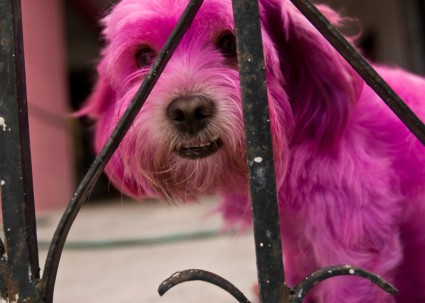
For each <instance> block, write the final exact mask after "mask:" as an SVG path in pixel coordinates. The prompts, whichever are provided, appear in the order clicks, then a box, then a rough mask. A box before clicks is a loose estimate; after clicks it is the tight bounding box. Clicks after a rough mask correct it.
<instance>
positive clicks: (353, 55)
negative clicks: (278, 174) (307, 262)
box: [0, 0, 425, 303]
mask: <svg viewBox="0 0 425 303" xmlns="http://www.w3.org/2000/svg"><path fill="white" fill-rule="evenodd" d="M202 2H203V1H202V0H191V1H190V3H189V5H188V6H187V8H186V10H185V12H184V13H183V15H182V17H181V19H180V21H179V22H178V24H177V26H176V28H175V29H174V31H173V32H172V34H171V35H170V37H169V39H168V40H167V42H166V44H165V46H164V48H163V49H162V50H161V52H160V54H159V55H158V58H157V60H156V62H155V63H154V64H153V66H152V68H151V70H150V72H149V74H148V76H147V77H146V78H145V80H144V82H143V83H142V85H141V87H140V89H139V90H138V92H137V94H136V95H135V97H134V99H133V101H134V102H132V103H131V105H130V107H129V108H128V109H127V111H126V112H125V114H124V116H123V118H122V119H121V121H120V122H119V124H118V126H117V127H116V129H115V131H114V132H113V134H112V135H111V137H110V138H109V140H108V141H107V143H106V145H105V147H104V148H103V149H102V151H101V152H100V153H99V155H98V156H97V158H96V160H95V161H94V162H93V164H92V166H91V167H90V169H89V171H88V172H87V174H86V175H85V177H84V179H83V181H82V182H81V183H80V185H79V186H78V188H77V190H76V192H75V194H74V196H73V197H72V199H71V201H70V203H69V205H68V207H67V209H66V211H65V213H64V214H63V217H62V220H61V221H60V223H59V225H58V227H57V229H56V232H55V234H54V237H53V239H52V242H51V245H50V248H49V252H48V256H47V259H46V263H45V267H44V271H43V274H42V275H40V268H39V261H38V259H39V258H38V247H37V234H36V224H35V212H34V198H33V188H32V173H31V157H30V146H29V135H28V134H29V131H28V114H27V100H26V87H25V66H24V56H23V43H22V22H21V4H20V0H0V59H1V60H0V96H1V99H0V147H1V153H0V176H1V178H0V182H1V185H0V186H1V196H2V204H3V218H4V231H5V238H6V243H7V247H5V245H4V244H3V242H2V241H1V240H0V294H1V297H2V302H43V303H50V302H52V301H53V291H54V286H55V280H56V275H57V270H58V266H59V262H60V258H61V253H62V250H63V248H64V244H65V241H66V238H67V235H68V232H69V230H70V228H71V226H72V224H73V221H74V219H75V218H76V217H77V215H78V212H79V210H80V208H81V207H82V206H83V204H84V203H85V202H86V200H87V199H88V197H89V195H90V191H91V189H92V188H93V186H94V184H95V183H96V181H97V179H98V178H99V176H100V174H101V172H102V171H103V169H104V167H105V166H106V164H107V162H108V160H109V159H110V158H111V156H112V154H113V153H114V151H115V149H116V148H117V147H118V145H119V143H120V141H121V139H122V138H123V137H124V135H125V133H126V131H127V130H128V128H129V127H130V125H131V123H132V122H133V120H134V119H135V117H136V115H137V113H138V111H139V110H140V109H141V107H142V106H143V103H144V101H145V100H146V98H147V96H148V95H149V93H150V91H151V90H152V88H153V86H154V85H155V82H156V81H157V79H158V78H159V76H160V74H161V72H162V71H163V69H164V67H165V65H166V64H167V61H168V60H169V59H170V57H171V56H172V53H173V51H174V50H175V48H176V47H177V45H178V43H179V41H180V40H181V38H182V36H183V35H184V33H185V31H186V29H187V28H188V27H189V26H190V24H191V21H192V20H193V18H194V16H195V15H196V13H197V11H198V9H199V7H200V6H201V5H202ZM292 2H293V3H294V5H295V6H296V7H297V8H298V9H299V10H300V11H301V12H302V13H303V14H304V15H305V16H306V17H307V19H308V20H310V22H311V23H312V24H313V25H314V26H315V27H316V28H317V29H318V30H319V31H320V32H321V33H322V34H323V36H325V37H326V38H327V39H328V40H329V42H330V43H331V44H332V45H333V46H334V47H335V48H336V49H337V50H338V51H339V52H340V53H341V55H342V56H343V57H344V58H345V59H346V60H347V61H348V62H349V63H350V64H351V65H352V66H353V68H354V69H355V70H356V71H357V72H358V73H359V74H360V75H361V76H362V77H363V78H364V80H365V81H366V83H367V84H368V85H369V86H371V87H372V88H373V89H374V90H375V91H376V92H377V94H378V95H379V96H380V97H381V98H382V99H383V100H384V102H385V103H386V104H387V105H388V106H389V107H390V108H391V109H392V110H393V111H394V112H395V114H396V115H397V116H398V117H399V119H400V120H401V121H402V122H403V123H404V124H405V125H406V126H407V127H408V128H409V129H410V131H411V132H412V133H413V134H414V135H415V136H416V137H417V138H418V139H419V140H420V141H421V142H422V143H423V144H424V145H425V126H424V124H423V123H422V122H421V121H420V120H419V119H418V118H417V117H416V116H415V114H414V113H413V112H412V111H411V110H410V109H409V108H408V107H407V106H406V105H405V104H404V103H403V102H402V100H400V98H399V97H398V96H397V95H396V94H395V93H394V92H393V90H392V89H391V88H390V87H389V86H388V85H387V84H386V83H385V82H384V81H383V80H382V78H381V77H380V76H379V75H378V74H377V73H376V72H375V71H374V70H373V68H372V67H371V66H370V65H369V64H368V63H367V62H366V61H365V60H364V59H363V58H362V56H361V55H359V54H358V53H357V51H356V50H355V49H354V48H353V47H352V46H351V45H350V44H349V43H348V42H347V41H346V40H345V39H344V38H343V37H342V36H341V34H339V32H338V31H337V30H336V29H335V28H334V27H333V26H331V24H330V23H329V22H328V21H327V20H326V19H325V18H324V17H323V15H322V14H321V13H320V12H319V11H318V10H317V9H316V8H315V6H314V5H313V4H312V3H311V2H310V1H309V0H292ZM233 9H234V17H235V30H236V36H237V49H238V61H239V73H240V82H241V88H242V99H243V100H244V102H243V103H244V106H243V111H244V120H245V125H246V129H245V132H246V138H247V140H246V141H247V142H248V143H247V160H248V164H249V165H248V166H249V180H250V190H251V198H252V208H253V218H254V220H253V222H254V238H255V247H256V255H257V269H258V282H259V289H260V299H261V302H263V303H276V302H293V303H295V302H301V301H302V300H303V298H304V297H305V296H306V294H307V293H308V291H309V290H310V289H311V288H312V287H313V286H314V285H316V284H317V283H319V282H320V281H322V280H324V279H327V278H330V277H334V276H339V275H357V276H361V277H364V278H367V279H369V280H371V281H372V282H374V283H375V284H376V285H378V286H379V287H381V288H383V289H384V290H386V291H388V292H390V293H395V292H396V290H395V289H394V288H393V287H392V286H391V285H390V284H388V283H387V282H385V281H384V280H382V279H381V278H380V277H378V276H376V275H374V274H373V273H370V272H367V271H365V270H363V269H360V268H355V267H351V266H333V267H329V268H323V269H320V270H318V271H317V272H315V273H312V274H311V275H310V276H308V277H306V278H305V279H304V280H303V281H301V282H300V283H299V284H298V285H297V286H296V287H294V288H289V287H287V286H286V285H285V284H284V283H283V282H284V281H285V279H284V271H283V264H282V250H281V241H280V230H279V218H278V211H277V199H276V188H275V176H274V166H273V154H272V145H271V135H270V125H269V122H268V117H269V113H268V107H267V92H266V86H265V72H264V69H263V66H264V62H263V52H262V43H261V41H262V40H261V32H260V21H259V9H258V3H257V1H255V0H233ZM241 28H243V30H241ZM248 87H249V89H247V88H248ZM252 96H255V99H256V100H259V101H258V102H256V103H249V104H248V102H247V101H245V100H252V99H253V98H252ZM259 156H261V158H262V159H263V161H262V162H261V163H258V162H256V161H251V160H253V159H254V158H255V157H259ZM259 170H261V174H262V175H261V178H259V176H258V171H259ZM260 182H261V184H260ZM264 184H266V185H265V186H263V185H264ZM270 235H272V236H270ZM265 237H267V238H268V240H269V243H270V245H267V247H262V245H261V239H264V238H265ZM260 247H261V249H260ZM189 280H203V281H207V282H210V283H213V284H215V285H218V286H220V287H222V288H223V289H225V290H226V291H228V292H230V293H231V294H232V295H233V296H234V297H235V298H236V299H237V300H238V301H239V302H246V303H247V302H249V301H248V299H247V298H246V297H245V296H244V295H243V294H242V293H241V292H240V291H239V290H238V289H237V288H236V287H234V286H233V285H232V284H231V283H229V282H228V281H226V280H224V279H223V278H221V277H219V276H217V275H215V274H213V273H209V272H206V271H202V270H187V271H182V272H178V273H176V274H174V275H172V276H171V277H170V278H169V279H167V280H166V281H164V282H163V283H162V284H161V285H160V288H159V292H160V294H161V295H162V294H164V293H165V292H166V291H167V290H168V289H170V288H171V287H173V286H175V285H176V284H178V283H181V282H184V281H189Z"/></svg>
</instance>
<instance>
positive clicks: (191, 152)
mask: <svg viewBox="0 0 425 303" xmlns="http://www.w3.org/2000/svg"><path fill="white" fill-rule="evenodd" d="M222 147H223V141H221V139H220V137H219V136H214V137H212V138H211V140H210V141H208V142H204V143H199V144H191V145H187V146H179V147H177V148H175V149H174V152H175V153H176V154H177V155H178V156H180V157H182V158H188V159H200V158H206V157H208V156H211V155H212V154H214V153H216V152H217V151H218V150H220V148H222Z"/></svg>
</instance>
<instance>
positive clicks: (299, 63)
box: [261, 0, 363, 149]
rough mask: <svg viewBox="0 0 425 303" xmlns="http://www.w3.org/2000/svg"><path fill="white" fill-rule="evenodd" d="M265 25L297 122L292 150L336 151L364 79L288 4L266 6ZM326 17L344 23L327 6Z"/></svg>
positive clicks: (277, 0) (274, 0) (268, 0)
mask: <svg viewBox="0 0 425 303" xmlns="http://www.w3.org/2000/svg"><path fill="white" fill-rule="evenodd" d="M261 5H262V10H263V12H262V23H263V27H264V29H265V30H266V32H267V34H268V35H269V36H270V37H271V39H272V41H273V44H274V47H275V48H277V52H278V56H279V61H280V62H279V64H280V69H281V72H282V75H283V77H284V81H283V82H284V83H282V85H283V86H284V89H285V91H286V93H287V95H288V98H289V102H290V103H291V107H292V111H293V114H294V119H295V131H294V135H293V138H292V144H298V143H300V142H301V141H305V140H310V141H312V142H314V143H316V144H317V146H318V147H319V148H324V149H332V148H333V147H334V146H335V145H336V144H337V143H338V142H339V139H340V138H341V135H342V134H343V132H344V130H345V128H346V126H347V123H348V119H349V116H350V112H351V110H352V108H353V105H354V104H355V102H356V100H357V98H358V96H359V94H360V91H361V88H362V85H363V81H361V78H360V76H359V75H358V74H357V73H356V72H355V71H354V70H353V69H352V67H351V66H350V65H349V64H348V63H347V62H346V61H345V59H344V58H342V56H341V55H339V54H338V53H337V51H336V50H335V49H334V48H333V47H332V46H331V45H330V44H329V42H328V41H326V39H325V38H324V37H323V36H322V35H321V34H320V33H319V32H318V30H317V29H316V28H314V27H313V25H311V23H310V22H309V21H308V20H307V19H306V18H305V17H304V16H303V15H302V14H301V13H300V12H299V11H298V10H297V9H296V8H295V7H294V6H293V4H292V3H291V2H290V1H289V0H262V1H261ZM318 7H319V9H320V10H321V11H322V13H323V14H324V15H325V16H326V17H327V18H328V19H329V20H330V21H331V22H332V23H333V24H335V25H339V24H340V23H341V22H342V20H341V18H340V16H339V15H338V14H337V13H336V12H334V11H333V10H332V9H330V8H329V7H327V6H323V5H319V6H318Z"/></svg>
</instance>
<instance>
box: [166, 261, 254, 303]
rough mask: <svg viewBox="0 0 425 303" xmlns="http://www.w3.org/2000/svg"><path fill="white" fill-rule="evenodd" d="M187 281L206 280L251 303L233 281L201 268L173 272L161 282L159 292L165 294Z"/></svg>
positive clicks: (243, 301) (239, 300)
mask: <svg viewBox="0 0 425 303" xmlns="http://www.w3.org/2000/svg"><path fill="white" fill-rule="evenodd" d="M187 281H205V282H208V283H211V284H214V285H216V286H218V287H220V288H221V289H223V290H225V291H226V292H228V293H229V294H230V295H232V296H233V297H234V298H235V299H236V300H238V302H239V303H251V302H250V301H249V300H248V299H247V298H246V297H245V295H244V294H243V293H242V292H241V291H240V290H239V289H238V288H236V287H235V286H234V285H233V284H232V283H230V282H229V281H227V280H226V279H224V278H222V277H220V276H218V275H216V274H214V273H212V272H209V271H206V270H201V269H187V270H183V271H178V272H176V273H174V274H172V275H171V276H170V277H169V278H168V279H166V280H165V281H164V282H162V283H161V285H160V286H159V288H158V293H159V295H160V296H163V295H164V294H165V293H166V292H167V291H169V290H170V289H171V288H173V287H174V286H176V285H178V284H180V283H183V282H187Z"/></svg>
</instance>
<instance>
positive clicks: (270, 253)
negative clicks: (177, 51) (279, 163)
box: [232, 0, 288, 303]
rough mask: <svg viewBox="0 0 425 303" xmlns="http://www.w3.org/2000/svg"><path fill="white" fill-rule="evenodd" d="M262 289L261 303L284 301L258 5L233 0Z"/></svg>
mask: <svg viewBox="0 0 425 303" xmlns="http://www.w3.org/2000/svg"><path fill="white" fill-rule="evenodd" d="M232 4H233V15H234V19H235V33H236V45H237V54H238V66H239V77H240V86H241V94H242V104H243V106H242V107H243V115H244V124H245V138H246V149H247V162H248V175H249V183H250V197H251V205H252V212H253V225H254V240H255V251H256V258H257V274H258V286H259V291H260V301H261V302H262V303H280V302H286V300H285V298H286V297H287V296H288V295H287V293H288V288H287V287H286V286H285V284H284V281H285V279H284V272H283V260H282V247H281V239H280V224H279V211H278V201H277V194H276V181H275V171H274V161H273V146H272V139H271V128H270V115H269V108H268V102H267V99H268V98H267V87H266V74H265V65H264V57H263V44H262V36H261V30H260V13H259V6H258V1H246V0H233V1H232Z"/></svg>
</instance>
